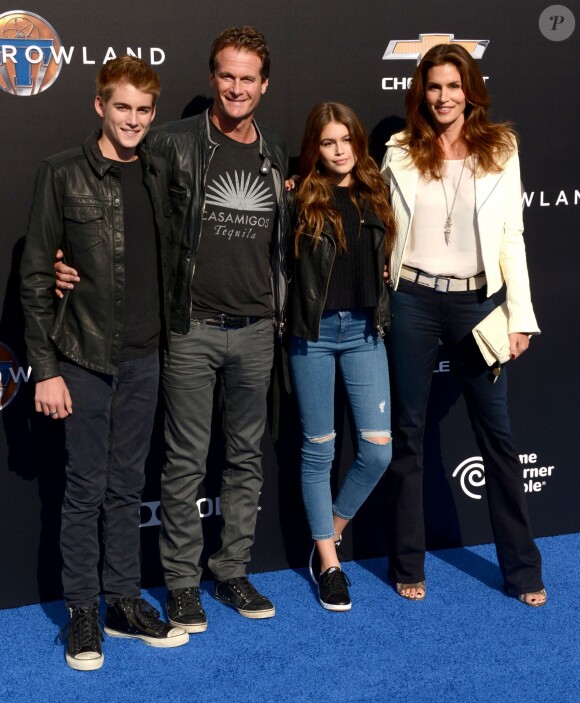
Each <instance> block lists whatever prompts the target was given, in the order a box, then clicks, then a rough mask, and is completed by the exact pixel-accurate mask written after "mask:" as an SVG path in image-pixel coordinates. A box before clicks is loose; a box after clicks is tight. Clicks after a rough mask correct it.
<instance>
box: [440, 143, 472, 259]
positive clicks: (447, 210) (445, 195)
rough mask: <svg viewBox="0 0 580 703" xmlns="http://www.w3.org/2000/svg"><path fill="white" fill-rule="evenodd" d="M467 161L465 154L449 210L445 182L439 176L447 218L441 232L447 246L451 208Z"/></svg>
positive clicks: (451, 219) (451, 215) (451, 217)
mask: <svg viewBox="0 0 580 703" xmlns="http://www.w3.org/2000/svg"><path fill="white" fill-rule="evenodd" d="M466 161H467V155H466V156H465V158H464V159H463V166H462V167H461V173H460V174H459V180H458V181H457V187H456V188H455V193H454V194H453V202H452V203H451V210H450V209H449V205H448V203H447V193H446V192H445V184H444V183H443V177H441V187H442V188H443V196H444V197H445V212H446V213H447V218H446V219H445V226H444V227H443V234H444V235H445V244H446V245H447V246H449V242H450V240H451V227H452V225H453V208H454V207H455V201H456V199H457V191H458V190H459V185H460V184H461V178H462V177H463V171H464V169H465V162H466Z"/></svg>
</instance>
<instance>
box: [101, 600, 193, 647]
mask: <svg viewBox="0 0 580 703" xmlns="http://www.w3.org/2000/svg"><path fill="white" fill-rule="evenodd" d="M105 632H106V633H107V634H108V635H110V636H111V637H129V638H132V639H138V640H142V641H143V642H145V644H150V645H151V646H152V647H179V646H180V645H182V644H186V643H187V642H189V635H188V634H187V632H185V630H184V629H182V628H181V627H171V626H170V625H167V624H166V623H164V622H163V620H161V619H160V618H159V613H158V612H157V610H155V608H154V607H153V606H152V605H149V603H147V601H144V600H143V599H142V598H119V599H118V600H116V601H115V602H114V603H113V605H110V606H109V607H108V608H107V612H106V615H105Z"/></svg>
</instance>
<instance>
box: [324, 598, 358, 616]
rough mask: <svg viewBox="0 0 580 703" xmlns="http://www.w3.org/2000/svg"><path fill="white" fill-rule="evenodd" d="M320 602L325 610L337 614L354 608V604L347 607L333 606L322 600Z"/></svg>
mask: <svg viewBox="0 0 580 703" xmlns="http://www.w3.org/2000/svg"><path fill="white" fill-rule="evenodd" d="M318 600H319V601H320V605H321V606H322V607H323V608H324V609H325V610H332V611H334V612H337V613H343V612H345V611H346V610H350V609H351V608H352V603H348V604H347V605H331V604H330V603H325V602H324V601H323V600H320V598H319V599H318Z"/></svg>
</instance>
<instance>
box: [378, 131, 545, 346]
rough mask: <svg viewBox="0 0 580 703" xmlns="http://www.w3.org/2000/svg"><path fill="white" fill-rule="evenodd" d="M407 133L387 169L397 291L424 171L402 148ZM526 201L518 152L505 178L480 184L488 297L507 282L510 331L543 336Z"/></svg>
mask: <svg viewBox="0 0 580 703" xmlns="http://www.w3.org/2000/svg"><path fill="white" fill-rule="evenodd" d="M402 134H403V133H402V132H399V133H398V134H395V135H393V136H392V137H391V139H390V140H389V141H388V142H387V153H386V155H385V158H384V160H383V165H382V167H381V171H382V172H383V176H384V177H385V179H386V181H387V184H388V185H389V187H390V190H391V206H392V208H393V212H394V215H395V223H396V230H397V233H396V239H395V245H394V247H393V253H392V254H391V260H390V266H389V271H390V275H391V280H392V283H393V287H394V288H395V290H396V288H397V286H398V284H399V274H400V271H401V266H402V263H403V254H404V252H405V248H406V246H407V242H408V239H409V232H410V229H411V221H412V219H413V211H414V209H415V196H416V194H417V184H418V182H419V172H418V171H417V169H416V168H415V166H414V165H413V162H412V160H411V158H410V157H409V153H408V150H407V149H406V148H405V147H403V146H401V144H400V138H401V137H402ZM521 201H522V198H521V180H520V161H519V158H518V154H517V151H514V153H513V155H512V156H511V157H510V158H509V159H508V160H507V161H506V162H505V164H504V168H503V170H502V171H501V172H500V173H488V174H486V175H485V176H483V177H480V178H476V179H475V210H476V216H477V224H478V231H479V238H480V245H481V254H482V258H483V267H484V269H485V275H486V277H487V295H488V296H491V295H493V294H494V293H496V292H497V291H499V290H500V289H501V287H502V286H503V284H504V283H505V284H506V301H507V306H508V315H509V317H508V330H509V332H522V333H525V334H539V332H540V329H539V327H538V323H537V322H536V317H535V315H534V310H533V308H532V301H531V296H530V282H529V276H528V266H527V263H526V250H525V246H524V238H523V236H522V233H523V231H524V224H523V219H522V204H521Z"/></svg>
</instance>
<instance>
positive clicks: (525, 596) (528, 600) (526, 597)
mask: <svg viewBox="0 0 580 703" xmlns="http://www.w3.org/2000/svg"><path fill="white" fill-rule="evenodd" d="M539 596H544V600H543V601H541V602H539V603H534V602H533V600H532V599H533V598H538V597H539ZM518 600H519V601H520V603H523V604H524V605H529V606H530V608H541V607H542V606H544V605H546V602H547V600H548V594H547V593H546V589H545V588H542V590H541V591H532V592H530V593H520V594H519V595H518Z"/></svg>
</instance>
